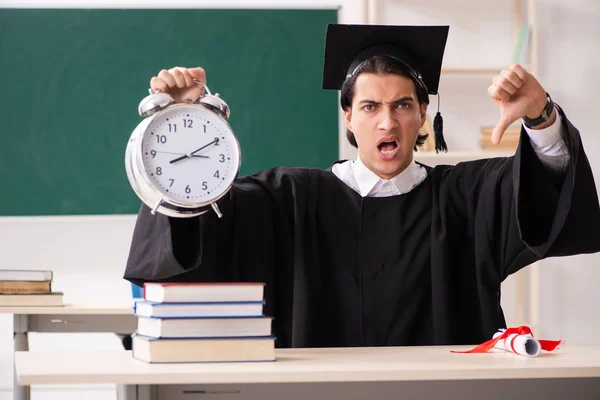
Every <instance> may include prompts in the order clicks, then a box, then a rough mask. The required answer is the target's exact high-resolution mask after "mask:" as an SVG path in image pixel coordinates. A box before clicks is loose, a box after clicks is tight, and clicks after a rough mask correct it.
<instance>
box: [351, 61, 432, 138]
mask: <svg viewBox="0 0 600 400" xmlns="http://www.w3.org/2000/svg"><path fill="white" fill-rule="evenodd" d="M362 73H371V74H377V75H400V76H405V77H407V78H410V79H411V80H412V81H413V82H414V84H415V88H416V91H417V100H418V102H419V105H421V104H429V94H428V91H427V87H426V86H425V83H423V81H422V80H421V79H420V78H418V77H417V76H415V74H414V72H413V71H412V70H411V69H410V68H408V67H407V66H406V65H405V64H403V63H401V62H399V61H398V60H395V59H393V58H390V57H387V56H374V57H371V58H369V59H367V60H365V61H364V62H363V63H362V64H360V65H359V66H358V68H357V69H356V71H354V73H353V74H352V76H350V77H349V78H347V79H346V80H345V81H344V83H343V84H342V89H341V93H340V104H341V106H342V109H343V110H344V111H345V110H347V109H348V108H352V100H353V99H354V86H355V85H356V79H357V78H358V76H359V75H360V74H362ZM428 136H429V135H428V134H421V135H418V136H417V143H416V144H415V150H417V147H418V146H421V145H423V143H425V140H427V137H428ZM346 138H347V139H348V142H350V144H351V145H352V146H354V147H358V144H357V143H356V139H355V138H354V133H353V132H351V131H350V130H346Z"/></svg>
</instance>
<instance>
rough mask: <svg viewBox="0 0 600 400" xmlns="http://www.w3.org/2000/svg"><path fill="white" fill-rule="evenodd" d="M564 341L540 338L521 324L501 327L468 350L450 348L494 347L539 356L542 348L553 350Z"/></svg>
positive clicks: (483, 349) (476, 350)
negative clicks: (512, 326) (486, 339)
mask: <svg viewBox="0 0 600 400" xmlns="http://www.w3.org/2000/svg"><path fill="white" fill-rule="evenodd" d="M562 343H563V341H562V340H538V339H535V338H534V337H533V334H532V333H531V329H529V327H527V326H524V325H523V326H519V327H514V328H508V329H500V330H499V331H498V332H496V333H495V334H494V337H493V338H492V339H490V340H488V341H487V342H485V343H482V344H480V345H479V346H476V347H475V348H473V349H471V350H467V351H455V350H450V352H451V353H471V354H472V353H487V352H488V351H490V350H492V349H502V350H505V351H509V352H511V353H515V354H519V355H522V356H526V357H537V356H538V355H539V354H540V352H541V351H542V350H546V351H553V350H555V349H557V348H558V346H559V345H561V344H562Z"/></svg>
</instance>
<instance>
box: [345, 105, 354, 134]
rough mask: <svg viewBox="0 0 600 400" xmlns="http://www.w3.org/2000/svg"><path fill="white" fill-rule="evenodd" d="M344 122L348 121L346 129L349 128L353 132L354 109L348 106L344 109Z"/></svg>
mask: <svg viewBox="0 0 600 400" xmlns="http://www.w3.org/2000/svg"><path fill="white" fill-rule="evenodd" d="M344 122H345V123H346V129H348V130H349V131H350V132H353V130H352V110H351V109H350V108H347V109H345V110H344Z"/></svg>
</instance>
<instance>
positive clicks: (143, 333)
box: [132, 283, 275, 363]
mask: <svg viewBox="0 0 600 400" xmlns="http://www.w3.org/2000/svg"><path fill="white" fill-rule="evenodd" d="M264 286H265V284H264V283H146V284H145V285H144V300H143V301H136V302H135V303H134V314H135V315H136V316H137V317H138V327H137V331H136V333H135V334H134V335H133V340H132V347H133V357H134V358H136V359H138V360H142V361H145V362H149V363H185V362H187V363H191V362H226V361H274V360H275V338H274V337H273V336H272V333H271V322H272V318H271V317H267V316H265V315H264V313H263V308H264V304H265V302H264Z"/></svg>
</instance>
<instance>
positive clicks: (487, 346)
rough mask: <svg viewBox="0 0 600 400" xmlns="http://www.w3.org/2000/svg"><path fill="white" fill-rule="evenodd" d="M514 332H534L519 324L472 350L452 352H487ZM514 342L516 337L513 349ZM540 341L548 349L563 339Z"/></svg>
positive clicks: (519, 333)
mask: <svg viewBox="0 0 600 400" xmlns="http://www.w3.org/2000/svg"><path fill="white" fill-rule="evenodd" d="M513 333H516V334H517V335H531V336H532V337H533V333H531V329H529V327H528V326H524V325H523V326H519V327H516V328H508V329H507V330H505V331H504V332H503V333H502V335H498V336H497V337H495V338H493V339H491V340H488V341H487V342H484V343H482V344H480V345H479V346H477V347H475V348H473V349H471V350H467V351H454V350H450V352H452V353H487V352H488V351H490V350H491V349H493V348H494V346H495V345H496V343H498V342H499V341H500V340H502V339H506V338H507V337H508V336H510V335H512V334H513ZM513 342H514V338H513V340H512V341H511V343H510V346H511V348H512V350H513V351H515V348H514V347H513ZM538 342H539V343H540V346H541V347H542V350H546V351H552V350H555V349H556V348H557V347H558V345H560V344H562V343H563V341H562V340H538Z"/></svg>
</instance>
